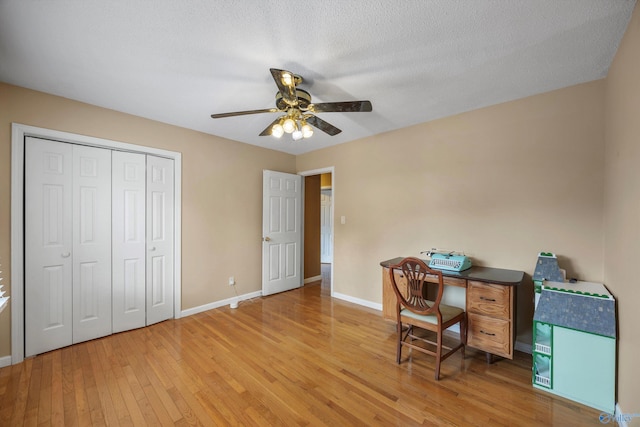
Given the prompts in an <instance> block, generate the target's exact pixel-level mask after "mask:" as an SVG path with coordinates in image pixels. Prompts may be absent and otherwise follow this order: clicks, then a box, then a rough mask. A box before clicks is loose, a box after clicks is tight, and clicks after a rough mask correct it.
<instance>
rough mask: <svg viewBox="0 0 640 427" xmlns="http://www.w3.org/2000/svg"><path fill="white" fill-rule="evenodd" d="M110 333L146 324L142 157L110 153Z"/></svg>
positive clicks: (145, 178) (143, 171) (145, 180)
mask: <svg viewBox="0 0 640 427" xmlns="http://www.w3.org/2000/svg"><path fill="white" fill-rule="evenodd" d="M112 156H113V332H114V333H115V332H122V331H127V330H129V329H134V328H139V327H141V326H144V325H145V324H146V295H145V274H146V270H145V265H146V252H147V251H146V238H145V233H146V230H145V218H146V213H145V209H146V203H145V200H146V185H147V184H146V183H147V175H146V171H145V169H146V156H145V155H144V154H136V153H125V152H120V151H114V152H113V155H112Z"/></svg>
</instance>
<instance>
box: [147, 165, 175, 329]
mask: <svg viewBox="0 0 640 427" xmlns="http://www.w3.org/2000/svg"><path fill="white" fill-rule="evenodd" d="M173 173H174V171H173V160H171V159H165V158H161V157H155V156H150V155H147V224H146V226H147V263H146V265H147V324H148V325H150V324H153V323H157V322H161V321H163V320H166V319H170V318H172V317H173V282H174V280H173V239H174V236H173V207H174V206H173V204H174V194H173V182H174V175H173Z"/></svg>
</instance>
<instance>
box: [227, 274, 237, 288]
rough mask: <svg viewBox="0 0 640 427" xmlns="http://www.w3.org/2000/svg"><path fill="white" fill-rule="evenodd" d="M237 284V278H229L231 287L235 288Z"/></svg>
mask: <svg viewBox="0 0 640 427" xmlns="http://www.w3.org/2000/svg"><path fill="white" fill-rule="evenodd" d="M235 284H236V279H235V277H233V276H231V277H229V286H233V285H235Z"/></svg>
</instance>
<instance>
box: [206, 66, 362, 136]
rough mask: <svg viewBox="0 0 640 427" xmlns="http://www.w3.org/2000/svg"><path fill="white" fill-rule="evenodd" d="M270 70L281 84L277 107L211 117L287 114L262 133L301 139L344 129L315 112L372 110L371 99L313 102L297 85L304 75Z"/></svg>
mask: <svg viewBox="0 0 640 427" xmlns="http://www.w3.org/2000/svg"><path fill="white" fill-rule="evenodd" d="M270 71H271V75H272V76H273V80H274V81H275V82H276V86H277V87H278V92H277V93H276V106H275V108H265V109H262V110H248V111H236V112H233V113H220V114H212V115H211V118H213V119H220V118H224V117H233V116H244V115H248V114H260V113H284V114H283V115H281V116H279V117H278V118H277V119H275V120H274V121H273V122H272V123H271V124H270V125H269V126H267V127H266V128H265V129H264V130H263V131H262V132H261V133H260V136H267V135H271V136H274V137H276V138H280V137H281V136H282V135H283V134H284V133H290V134H291V137H292V138H293V139H294V140H299V139H302V138H309V137H310V136H311V135H313V128H317V129H320V130H321V131H323V132H324V133H326V134H328V135H331V136H334V135H337V134H339V133H340V132H342V131H341V130H340V129H338V128H337V127H335V126H333V125H332V124H330V123H328V122H326V121H324V120H322V119H321V118H320V117H318V116H316V115H315V114H317V113H352V112H368V111H372V106H371V102H370V101H345V102H321V103H318V104H313V103H312V102H311V95H310V94H309V92H307V91H306V90H302V89H299V88H298V87H297V86H298V85H299V84H300V83H302V77H300V76H299V75H297V74H293V73H292V72H291V71H287V70H278V69H276V68H271V69H270Z"/></svg>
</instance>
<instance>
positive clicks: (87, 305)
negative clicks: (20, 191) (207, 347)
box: [25, 137, 174, 356]
mask: <svg viewBox="0 0 640 427" xmlns="http://www.w3.org/2000/svg"><path fill="white" fill-rule="evenodd" d="M25 154H26V156H25V162H26V164H25V355H26V356H32V355H35V354H39V353H43V352H46V351H49V350H53V349H56V348H60V347H64V346H67V345H70V344H74V343H77V342H82V341H86V340H90V339H94V338H99V337H101V336H105V335H109V334H111V333H112V332H121V331H125V330H129V329H134V328H139V327H142V326H145V325H150V324H152V323H156V322H160V321H162V320H166V319H169V318H172V317H173V292H174V281H173V268H174V265H173V262H174V257H173V238H174V237H173V233H174V230H173V223H174V218H173V209H174V194H173V185H174V176H173V170H174V169H173V160H170V159H165V158H160V157H155V156H151V155H145V154H137V153H125V152H119V151H112V150H109V149H103V148H96V147H85V146H80V145H74V144H67V143H61V142H55V141H48V140H41V139H37V138H31V137H28V138H26V141H25Z"/></svg>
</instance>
